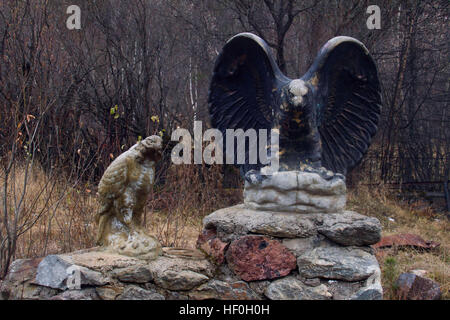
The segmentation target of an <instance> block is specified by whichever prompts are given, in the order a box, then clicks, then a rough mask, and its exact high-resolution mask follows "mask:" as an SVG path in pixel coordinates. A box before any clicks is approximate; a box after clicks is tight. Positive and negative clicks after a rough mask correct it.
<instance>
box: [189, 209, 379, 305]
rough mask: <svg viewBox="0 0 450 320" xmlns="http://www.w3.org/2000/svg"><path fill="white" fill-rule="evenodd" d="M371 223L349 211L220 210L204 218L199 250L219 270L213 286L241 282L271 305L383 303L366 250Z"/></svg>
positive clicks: (374, 228) (373, 237)
mask: <svg viewBox="0 0 450 320" xmlns="http://www.w3.org/2000/svg"><path fill="white" fill-rule="evenodd" d="M380 237H381V225H380V223H379V221H378V220H377V219H375V218H370V217H366V216H363V215H360V214H358V213H355V212H350V211H343V212H340V213H312V214H296V213H288V212H271V211H259V210H252V209H249V208H248V207H247V206H245V205H238V206H235V207H230V208H225V209H221V210H218V211H216V212H214V213H212V214H211V215H209V216H208V217H206V218H205V219H204V230H203V234H202V235H201V236H200V237H199V241H198V247H199V248H200V249H201V250H203V251H204V252H205V253H206V254H207V255H209V256H210V257H211V259H212V260H213V261H214V262H215V263H216V265H218V266H219V271H220V272H219V274H218V276H216V277H217V279H220V281H223V282H225V283H234V282H238V281H244V283H246V284H248V286H249V287H250V289H251V290H252V293H251V296H252V297H253V296H254V297H258V298H259V299H272V300H328V299H335V300H347V299H365V300H375V299H382V296H383V292H382V288H381V272H380V268H379V265H378V262H377V260H376V258H375V256H374V252H373V249H372V248H371V247H370V245H371V244H375V243H377V242H378V241H379V240H380Z"/></svg>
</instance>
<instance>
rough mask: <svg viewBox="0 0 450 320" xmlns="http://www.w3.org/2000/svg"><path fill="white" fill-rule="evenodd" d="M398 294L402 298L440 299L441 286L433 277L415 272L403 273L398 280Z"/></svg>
mask: <svg viewBox="0 0 450 320" xmlns="http://www.w3.org/2000/svg"><path fill="white" fill-rule="evenodd" d="M397 286H398V291H397V293H398V295H399V298H400V299H402V300H439V299H440V298H441V288H440V286H439V284H438V283H437V282H435V281H433V280H431V279H428V278H425V277H421V276H418V275H416V274H413V273H402V274H401V275H400V277H399V278H398V280H397Z"/></svg>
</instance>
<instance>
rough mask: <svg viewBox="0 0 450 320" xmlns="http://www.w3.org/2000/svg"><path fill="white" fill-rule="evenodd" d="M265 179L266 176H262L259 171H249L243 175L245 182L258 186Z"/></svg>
mask: <svg viewBox="0 0 450 320" xmlns="http://www.w3.org/2000/svg"><path fill="white" fill-rule="evenodd" d="M265 179H267V176H266V175H262V174H261V172H260V171H259V170H254V169H253V170H250V171H248V172H247V173H246V174H245V180H246V181H247V182H248V183H251V184H259V183H261V182H262V181H263V180H265Z"/></svg>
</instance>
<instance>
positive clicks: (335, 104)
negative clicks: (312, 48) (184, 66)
mask: <svg viewBox="0 0 450 320" xmlns="http://www.w3.org/2000/svg"><path fill="white" fill-rule="evenodd" d="M208 105H209V111H210V115H211V122H212V126H213V127H214V128H218V129H219V130H220V131H221V132H222V134H223V136H224V137H225V131H226V130H227V129H234V130H236V129H243V130H244V131H246V130H248V129H256V130H258V129H267V130H268V132H270V130H271V129H278V130H279V155H280V157H279V162H280V169H281V170H284V171H287V170H301V171H314V172H318V173H319V174H321V175H322V176H323V177H324V178H326V179H331V178H332V177H334V176H335V174H334V173H336V176H337V175H338V174H339V176H341V177H343V175H345V174H347V173H348V172H349V170H351V169H352V168H353V167H355V166H356V165H357V164H358V163H359V162H360V161H361V159H362V157H363V155H364V154H365V153H366V151H367V149H368V147H369V145H370V142H371V139H372V137H373V136H374V135H375V133H376V131H377V125H378V120H379V117H380V112H381V93H380V81H379V79H378V72H377V67H376V65H375V63H374V61H373V59H372V57H371V56H370V54H369V52H368V50H367V48H366V47H365V46H364V45H363V44H362V43H361V42H359V41H358V40H356V39H354V38H350V37H336V38H333V39H331V40H330V41H328V42H327V43H326V44H325V45H324V46H323V47H322V49H321V50H320V51H319V53H318V55H317V57H316V59H315V61H314V63H313V64H312V66H311V67H310V68H309V70H308V71H307V72H306V74H305V75H304V76H303V77H301V78H300V79H295V80H292V79H290V78H288V77H286V76H285V75H284V74H283V73H282V72H281V71H280V70H279V68H278V66H277V64H276V63H275V60H274V58H273V56H272V54H271V51H270V48H269V47H268V45H267V44H266V42H265V41H264V40H263V39H261V38H260V37H258V36H256V35H254V34H251V33H241V34H238V35H236V36H234V37H233V38H231V39H230V40H229V41H228V42H227V43H226V44H225V46H224V48H223V50H222V52H221V53H220V55H219V56H218V58H217V61H216V64H215V67H214V71H213V76H212V80H211V85H210V91H209V100H208ZM258 143H259V142H258ZM226 144H227V143H226V142H225V143H224V144H223V145H224V146H226ZM248 149H249V148H248V145H247V147H246V163H244V164H242V165H241V166H240V169H241V174H242V175H243V176H245V177H246V178H247V175H246V174H247V173H248V172H252V173H253V174H254V173H255V172H256V173H258V172H259V170H260V169H261V167H262V166H263V164H262V163H261V162H260V161H259V160H258V163H256V164H250V163H249V161H248ZM224 154H225V153H224ZM235 155H236V152H235ZM269 156H270V155H269ZM330 172H331V174H330ZM247 180H248V179H247ZM249 181H250V180H249Z"/></svg>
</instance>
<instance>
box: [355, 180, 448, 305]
mask: <svg viewBox="0 0 450 320" xmlns="http://www.w3.org/2000/svg"><path fill="white" fill-rule="evenodd" d="M347 207H348V208H349V209H350V210H354V211H357V212H359V213H361V214H364V215H368V216H373V217H376V218H378V219H379V220H380V222H381V224H382V226H383V236H387V235H392V234H399V233H412V234H417V235H419V236H421V237H422V238H423V239H425V240H433V241H436V242H439V243H440V244H441V245H440V247H439V248H437V249H435V250H432V251H424V250H417V249H413V248H411V249H398V248H390V249H384V250H382V251H380V252H379V253H378V254H377V258H378V261H379V263H380V266H381V269H382V281H383V289H384V292H385V299H388V300H392V299H398V296H397V294H396V289H397V288H396V286H395V282H396V280H397V278H398V276H399V275H400V274H401V273H402V272H408V271H411V270H415V269H421V270H426V271H428V272H429V273H428V275H427V276H428V277H430V278H431V279H434V280H435V281H437V282H438V283H439V284H440V285H441V290H442V294H443V299H446V300H448V299H450V264H449V263H450V232H449V231H450V222H449V221H448V219H447V218H446V217H445V216H444V215H442V214H439V213H436V212H434V211H433V210H432V209H431V208H430V207H428V206H427V205H426V204H424V203H420V202H417V203H415V204H405V203H402V202H401V201H398V200H395V199H394V198H393V194H392V193H391V192H390V191H389V190H387V189H386V188H383V187H379V188H376V189H374V188H371V189H369V188H367V187H363V186H360V187H357V188H355V189H354V190H351V191H350V192H349V198H348V205H347Z"/></svg>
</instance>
